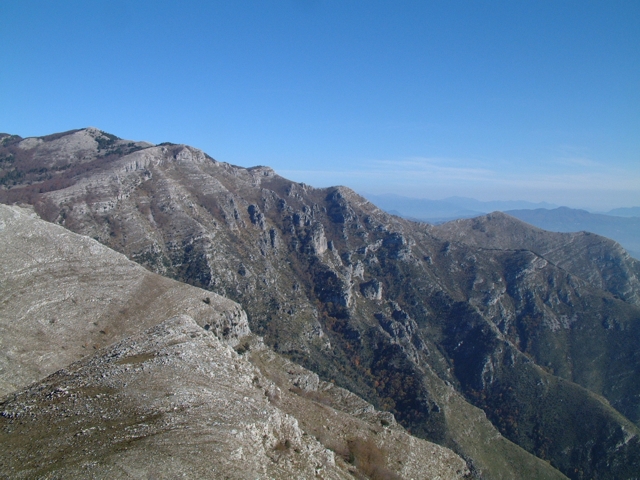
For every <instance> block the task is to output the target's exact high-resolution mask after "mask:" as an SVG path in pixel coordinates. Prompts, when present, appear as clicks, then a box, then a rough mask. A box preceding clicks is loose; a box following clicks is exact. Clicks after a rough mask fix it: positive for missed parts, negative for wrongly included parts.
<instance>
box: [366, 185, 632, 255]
mask: <svg viewBox="0 0 640 480" xmlns="http://www.w3.org/2000/svg"><path fill="white" fill-rule="evenodd" d="M366 197H367V198H368V199H369V200H371V201H372V202H374V203H375V204H376V205H378V206H379V207H380V208H382V209H384V210H385V211H387V212H389V213H393V214H394V215H399V216H401V217H405V218H408V219H413V220H416V221H423V222H428V223H433V224H440V223H444V222H447V221H451V220H456V219H460V218H473V217H478V216H481V215H486V214H487V213H491V212H494V211H500V212H504V213H507V214H509V215H511V216H513V217H516V218H519V219H520V220H522V221H524V222H527V223H529V224H531V225H535V226H536V227H540V228H544V229H545V230H549V231H552V232H579V231H588V232H592V233H597V234H598V235H602V236H603V237H608V238H611V239H613V240H615V241H616V242H618V243H620V245H622V246H623V247H624V248H625V250H627V252H628V253H629V254H631V255H632V256H634V257H635V258H636V259H639V258H640V207H632V208H617V209H613V210H610V211H609V212H607V213H606V214H603V213H591V212H588V211H586V210H581V209H575V208H568V207H560V206H558V205H553V204H549V203H545V202H541V203H531V202H524V201H494V202H482V201H479V200H475V199H472V198H464V197H450V198H445V199H444V200H427V199H420V198H409V197H402V196H399V195H366Z"/></svg>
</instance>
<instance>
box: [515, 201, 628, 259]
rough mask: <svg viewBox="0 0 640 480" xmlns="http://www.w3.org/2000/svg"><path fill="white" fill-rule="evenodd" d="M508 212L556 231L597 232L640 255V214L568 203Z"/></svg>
mask: <svg viewBox="0 0 640 480" xmlns="http://www.w3.org/2000/svg"><path fill="white" fill-rule="evenodd" d="M505 213H508V214H509V215H512V216H514V217H516V218H519V219H520V220H522V221H523V222H527V223H530V224H531V225H535V226H536V227H540V228H544V229H545V230H549V231H552V232H579V231H586V232H593V233H597V234H598V235H602V236H603V237H608V238H611V239H613V240H615V241H616V242H618V243H619V244H620V245H622V246H623V247H624V248H625V249H626V250H627V252H629V254H630V255H633V256H634V257H635V258H637V259H640V217H623V216H613V215H603V214H598V213H589V212H587V211H586V210H577V209H574V208H567V207H559V208H556V209H553V210H546V209H535V210H507V211H506V212H505Z"/></svg>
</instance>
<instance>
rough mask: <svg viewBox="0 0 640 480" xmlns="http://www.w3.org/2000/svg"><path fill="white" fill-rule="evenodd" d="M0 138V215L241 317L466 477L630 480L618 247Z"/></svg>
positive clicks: (634, 328) (102, 146)
mask: <svg viewBox="0 0 640 480" xmlns="http://www.w3.org/2000/svg"><path fill="white" fill-rule="evenodd" d="M0 137H1V138H0V145H1V147H0V168H1V170H0V183H2V185H3V189H2V190H0V201H2V202H4V203H9V204H14V203H18V204H23V205H31V206H32V208H33V209H34V210H35V212H37V214H38V215H39V216H40V217H41V218H43V219H45V220H48V221H49V222H53V223H57V224H59V225H62V226H64V227H66V228H67V229H69V230H71V231H73V232H76V233H79V234H82V235H86V236H89V237H92V238H94V239H95V240H97V241H99V242H100V243H102V244H104V245H106V246H108V247H110V248H112V249H114V250H116V251H119V252H121V253H124V254H125V255H126V256H127V257H128V258H129V259H131V260H134V261H136V262H138V263H140V264H142V265H144V266H145V267H147V268H148V269H149V270H151V271H153V272H156V273H159V274H161V275H164V276H167V277H171V278H173V279H175V280H179V281H181V282H184V283H188V284H190V285H193V286H196V287H200V288H202V289H205V290H208V291H211V292H215V293H217V294H219V295H222V296H225V297H228V298H230V299H231V300H234V301H235V302H238V303H239V304H240V305H241V306H242V308H243V309H244V311H246V314H247V319H248V323H249V326H250V328H251V330H252V331H253V332H254V333H256V334H258V335H260V336H262V337H263V338H264V341H265V343H266V344H267V345H268V346H269V347H270V348H273V349H274V350H275V351H276V352H278V353H279V354H282V355H285V356H286V357H288V358H289V359H290V360H291V361H293V362H297V363H299V364H301V365H302V366H304V367H306V368H308V369H310V370H311V371H313V372H315V373H316V374H318V375H319V377H320V378H321V379H322V380H324V381H329V382H334V383H335V384H336V385H339V386H340V387H344V388H345V389H348V390H350V391H351V392H353V393H355V394H357V395H359V396H361V397H362V398H364V399H365V400H367V401H368V402H370V403H371V404H373V405H375V406H376V407H377V408H379V409H382V410H386V411H389V412H391V413H393V415H394V416H395V418H396V419H397V420H398V422H399V423H400V424H402V425H403V426H405V427H406V428H408V429H410V431H411V432H412V434H414V435H416V436H419V437H422V438H424V439H427V440H431V441H433V442H436V443H439V444H440V445H443V446H445V447H449V448H451V449H453V450H454V451H455V452H456V453H458V454H459V455H461V456H462V457H463V458H464V459H465V460H466V461H467V464H468V465H469V467H470V471H471V474H472V475H474V476H476V477H478V478H562V476H563V475H566V476H568V477H570V478H576V479H583V478H584V479H587V478H634V476H637V472H638V471H640V444H639V433H640V431H639V430H638V423H639V422H640V400H639V399H640V382H639V381H638V375H640V358H639V357H638V356H637V345H638V343H639V341H640V307H639V299H640V290H639V287H638V278H639V276H640V264H639V262H637V261H635V260H634V259H633V258H631V257H630V256H629V255H628V254H627V253H626V252H625V251H624V250H623V249H622V248H620V247H619V245H617V244H615V242H612V241H610V240H608V239H606V238H604V237H599V236H597V235H588V234H559V233H550V232H545V231H543V230H540V229H538V228H535V227H532V226H530V225H527V224H525V223H524V222H521V221H519V220H517V219H515V218H513V217H509V216H508V215H504V214H492V215H489V216H485V217H480V218H479V219H474V220H463V221H457V222H452V223H448V224H444V225H441V226H438V227H434V226H428V225H424V224H419V223H414V222H411V221H407V220H403V219H400V218H398V217H394V216H392V215H389V214H386V213H384V212H383V211H381V210H380V209H378V208H377V207H376V206H375V205H373V204H372V203H370V202H368V201H367V200H365V199H364V198H362V197H360V196H359V195H357V194H355V193H354V192H353V191H352V190H350V189H348V188H345V187H332V188H326V189H316V188H313V187H311V186H308V185H305V184H301V183H296V182H292V181H289V180H287V179H285V178H282V177H280V176H278V175H277V174H276V173H275V172H274V171H273V170H272V169H270V168H267V167H254V168H241V167H237V166H233V165H230V164H227V163H223V162H218V161H216V160H214V159H212V158H211V157H209V156H208V155H206V154H205V153H203V152H202V151H200V150H197V149H195V148H192V147H189V146H186V145H174V144H161V145H149V144H145V143H142V142H132V141H126V140H121V139H119V138H118V137H115V136H113V135H110V134H106V133H104V132H100V131H99V130H96V129H85V130H77V131H72V132H66V133H63V134H57V135H51V136H48V137H41V138H28V139H22V138H20V137H18V136H10V135H5V136H0ZM560 472H562V473H560Z"/></svg>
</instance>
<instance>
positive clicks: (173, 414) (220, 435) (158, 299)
mask: <svg viewBox="0 0 640 480" xmlns="http://www.w3.org/2000/svg"><path fill="white" fill-rule="evenodd" d="M0 249H1V252H2V256H1V259H2V261H1V262H0V269H1V271H2V278H3V285H2V286H3V288H2V295H3V297H2V302H1V303H0V326H1V328H2V337H1V338H2V342H3V343H2V349H1V350H0V352H1V353H2V355H3V357H2V359H3V370H2V371H0V379H1V380H2V382H3V383H2V385H3V388H4V393H5V394H7V395H6V396H5V397H4V399H3V401H2V403H0V444H2V446H3V448H2V449H1V450H0V477H1V478H52V479H53V478H65V479H66V478H145V479H147V478H167V479H168V478H230V479H231V478H233V479H235V478H237V479H256V478H277V479H280V478H327V479H342V478H416V479H418V478H432V479H455V478H464V477H465V476H467V475H468V474H469V470H468V468H467V466H466V463H465V461H464V460H462V459H461V458H460V457H459V456H457V455H456V454H455V453H453V452H452V451H451V450H449V449H446V448H443V447H440V446H438V445H435V444H432V443H430V442H427V441H424V440H420V439H417V438H415V437H412V436H410V435H409V434H407V432H406V431H405V430H404V429H403V428H402V427H400V426H399V425H398V424H397V423H396V422H395V419H394V418H393V415H391V414H389V413H382V412H378V411H376V410H375V409H374V408H373V406H372V405H370V404H368V403H367V402H365V401H364V400H362V399H360V398H358V397H357V396H355V395H354V394H352V393H350V392H348V391H346V390H344V389H341V388H339V387H335V386H334V385H333V384H328V383H325V382H320V381H319V379H318V377H317V375H315V374H313V373H311V372H309V371H307V370H305V369H303V368H302V367H300V366H298V365H295V364H293V363H291V362H289V361H287V360H285V359H284V358H282V357H280V356H279V355H277V354H275V353H274V352H273V351H271V350H269V349H268V348H267V347H265V346H264V344H263V342H262V340H261V339H260V338H259V337H255V336H253V335H251V334H250V332H249V329H248V327H247V322H246V316H245V315H244V312H242V310H240V309H239V307H238V305H237V304H235V303H234V302H231V301H229V300H227V299H224V298H222V297H219V296H217V295H215V294H212V293H210V292H205V291H202V290H200V289H198V288H195V287H190V286H187V285H184V284H180V283H178V282H175V281H172V280H169V279H166V278H164V277H160V276H158V275H155V274H152V273H150V272H148V271H147V270H145V269H143V268H141V267H139V266H138V265H136V264H134V263H132V262H130V261H129V260H127V259H126V258H125V257H124V256H122V255H120V254H117V253H115V252H113V251H112V250H110V249H108V248H106V247H104V246H102V245H100V244H98V243H97V242H95V241H94V240H92V239H89V238H87V237H81V236H79V235H76V234H73V233H70V232H68V231H66V230H64V229H62V228H61V227H58V226H55V225H52V224H48V223H46V222H43V221H42V220H39V219H37V218H36V217H35V216H34V215H33V214H31V213H30V212H29V211H28V210H24V209H21V208H18V207H7V206H4V205H0ZM74 300H76V301H74ZM179 311H182V312H186V313H188V314H189V315H186V314H177V313H176V312H179ZM113 312H116V313H115V314H114V313H113ZM167 315H172V316H171V318H169V319H168V320H165V321H163V322H162V323H160V324H158V322H159V320H161V319H162V318H166V316H167ZM194 317H195V318H194ZM51 319H54V320H55V321H53V322H50V321H49V320H51ZM149 325H155V326H152V327H151V328H148V329H146V330H145V331H142V330H143V329H145V328H146V327H148V326H149ZM98 329H101V330H102V331H101V330H98ZM107 330H109V331H110V333H107V332H106V331H107ZM131 333H134V335H133V336H128V335H130V334H131ZM123 337H127V338H125V339H124V340H120V341H118V342H116V343H115V344H113V345H110V346H105V347H103V346H102V345H105V344H108V343H109V341H110V340H113V339H122V338H123ZM87 347H89V348H87ZM233 347H235V350H234V348H233ZM236 350H237V351H239V352H241V353H244V355H241V354H239V353H237V351H236ZM249 352H251V353H250V354H249ZM29 353H31V354H29ZM77 357H84V358H83V359H81V360H79V361H76V362H73V363H70V362H72V361H73V360H75V358H77ZM249 359H251V360H252V361H253V363H254V364H255V365H254V364H252V363H251V362H250V361H249ZM61 367H65V368H63V369H62V370H58V371H57V372H55V373H53V374H51V375H49V376H48V377H46V378H44V379H43V380H41V379H42V377H43V376H45V375H47V374H48V373H51V371H54V370H56V369H59V368H61ZM263 372H264V373H263ZM34 380H41V381H38V382H35V383H32V384H31V385H30V386H28V387H26V388H24V385H26V384H28V383H30V382H32V381H34ZM10 392H11V393H10Z"/></svg>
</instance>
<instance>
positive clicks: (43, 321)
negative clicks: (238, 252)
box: [0, 205, 249, 395]
mask: <svg viewBox="0 0 640 480" xmlns="http://www.w3.org/2000/svg"><path fill="white" fill-rule="evenodd" d="M0 257H2V261H1V262H0V278H1V279H2V280H1V282H2V284H1V288H0V395H3V394H6V393H8V392H11V391H13V390H15V389H16V388H19V387H22V386H25V385H27V384H29V383H31V382H33V381H35V380H38V379H40V378H43V377H44V376H46V375H48V374H51V373H53V372H55V371H56V370H58V369H60V368H62V367H64V366H66V365H67V364H69V363H71V362H72V361H75V360H77V359H79V358H81V357H84V356H86V355H89V354H91V353H92V352H93V351H95V349H97V348H101V347H103V346H105V345H108V344H110V343H113V342H114V341H116V340H120V339H122V338H124V337H125V336H128V335H131V334H133V333H136V332H139V331H141V330H143V329H145V328H148V327H149V326H151V325H154V324H156V323H158V320H159V319H162V318H166V317H167V316H171V315H176V314H181V313H184V314H188V315H190V316H192V317H193V318H194V319H195V321H196V322H197V323H198V324H199V325H200V326H201V327H203V328H205V329H210V330H211V331H212V332H215V333H216V334H217V335H218V336H219V338H221V339H223V340H224V341H225V342H227V343H229V344H230V345H232V346H234V345H236V344H237V343H238V341H239V339H241V338H242V337H244V336H245V335H247V334H248V333H249V326H248V323H247V317H246V314H245V313H244V311H243V310H242V309H241V308H240V306H239V305H238V304H236V303H234V302H232V301H230V300H228V299H226V298H222V297H220V296H219V295H216V294H214V293H211V292H207V291H204V290H201V289H198V288H195V287H190V286H188V285H185V284H182V283H179V282H176V281H174V280H170V279H168V278H164V277H161V276H160V275H156V274H153V273H151V272H149V271H148V270H146V269H144V268H142V267H141V266H139V265H137V264H135V263H134V262H132V261H130V260H128V259H127V258H126V257H125V256H124V255H122V254H119V253H116V252H114V251H113V250H111V249H110V248H107V247H105V246H104V245H101V244H100V243H98V242H96V241H95V240H93V239H90V238H87V237H83V236H79V235H76V234H74V233H72V232H69V231H68V230H66V229H64V228H62V227H59V226H57V225H53V224H50V223H47V222H43V221H42V220H40V219H39V218H38V217H37V216H35V214H33V212H29V211H28V210H25V209H21V208H19V207H9V206H6V205H0Z"/></svg>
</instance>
